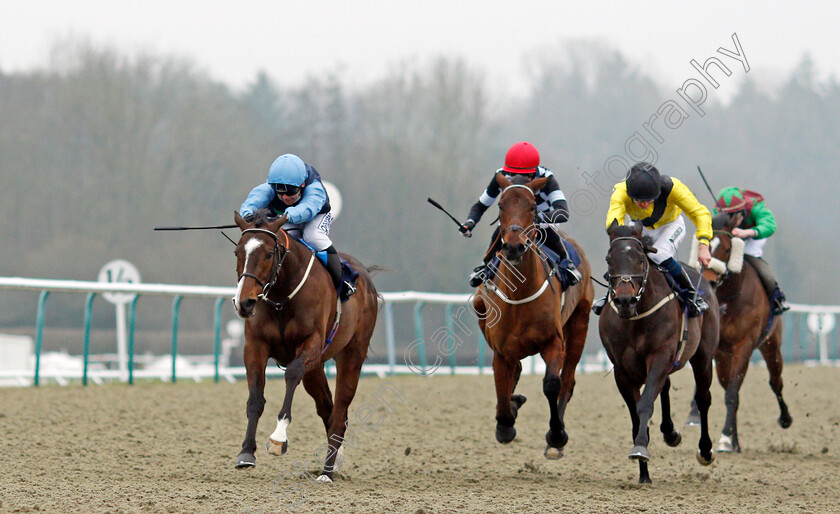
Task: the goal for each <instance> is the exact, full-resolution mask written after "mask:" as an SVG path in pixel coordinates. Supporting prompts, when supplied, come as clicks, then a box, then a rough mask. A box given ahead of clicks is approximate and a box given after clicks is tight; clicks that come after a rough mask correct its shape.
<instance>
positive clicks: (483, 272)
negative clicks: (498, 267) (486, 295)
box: [470, 264, 490, 287]
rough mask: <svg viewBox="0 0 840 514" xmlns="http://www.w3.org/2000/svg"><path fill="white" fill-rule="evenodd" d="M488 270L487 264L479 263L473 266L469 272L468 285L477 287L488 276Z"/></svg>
mask: <svg viewBox="0 0 840 514" xmlns="http://www.w3.org/2000/svg"><path fill="white" fill-rule="evenodd" d="M488 272H489V270H488V268H487V264H481V265H480V266H476V267H475V268H473V271H472V273H470V287H478V286H480V285H481V283H482V282H484V280H485V279H488V278H490V277H489V276H488Z"/></svg>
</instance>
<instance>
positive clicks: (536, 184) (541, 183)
mask: <svg viewBox="0 0 840 514" xmlns="http://www.w3.org/2000/svg"><path fill="white" fill-rule="evenodd" d="M546 182H548V177H542V178H537V179H534V180H532V181H530V182H528V184H526V185H527V186H528V187H529V188H531V191H533V192H534V193H536V192H537V191H539V190H540V189H542V188H544V187H545V184H546Z"/></svg>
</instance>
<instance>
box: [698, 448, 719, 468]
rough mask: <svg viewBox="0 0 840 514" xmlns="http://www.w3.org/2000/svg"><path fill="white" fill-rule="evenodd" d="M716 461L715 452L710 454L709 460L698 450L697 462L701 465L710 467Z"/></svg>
mask: <svg viewBox="0 0 840 514" xmlns="http://www.w3.org/2000/svg"><path fill="white" fill-rule="evenodd" d="M714 461H715V452H712V451H710V452H709V458H706V457H704V456H703V452H702V451H700V450H697V462H699V463H700V464H702V465H704V466H708V465H710V464H711V463H712V462H714Z"/></svg>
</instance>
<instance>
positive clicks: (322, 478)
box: [315, 475, 332, 484]
mask: <svg viewBox="0 0 840 514" xmlns="http://www.w3.org/2000/svg"><path fill="white" fill-rule="evenodd" d="M315 481H316V482H321V483H322V484H331V483H332V478H330V477H328V476H327V475H321V476H319V477H318V478H316V479H315Z"/></svg>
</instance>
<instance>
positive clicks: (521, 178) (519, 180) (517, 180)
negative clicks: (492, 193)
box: [510, 175, 531, 186]
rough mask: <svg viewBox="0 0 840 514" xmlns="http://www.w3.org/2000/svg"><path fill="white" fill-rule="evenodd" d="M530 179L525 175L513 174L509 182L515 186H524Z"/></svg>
mask: <svg viewBox="0 0 840 514" xmlns="http://www.w3.org/2000/svg"><path fill="white" fill-rule="evenodd" d="M530 181H531V179H529V178H528V177H527V176H526V175H515V176H513V177H511V179H510V183H511V184H514V185H517V186H524V185H525V184H527V183H528V182H530Z"/></svg>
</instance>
